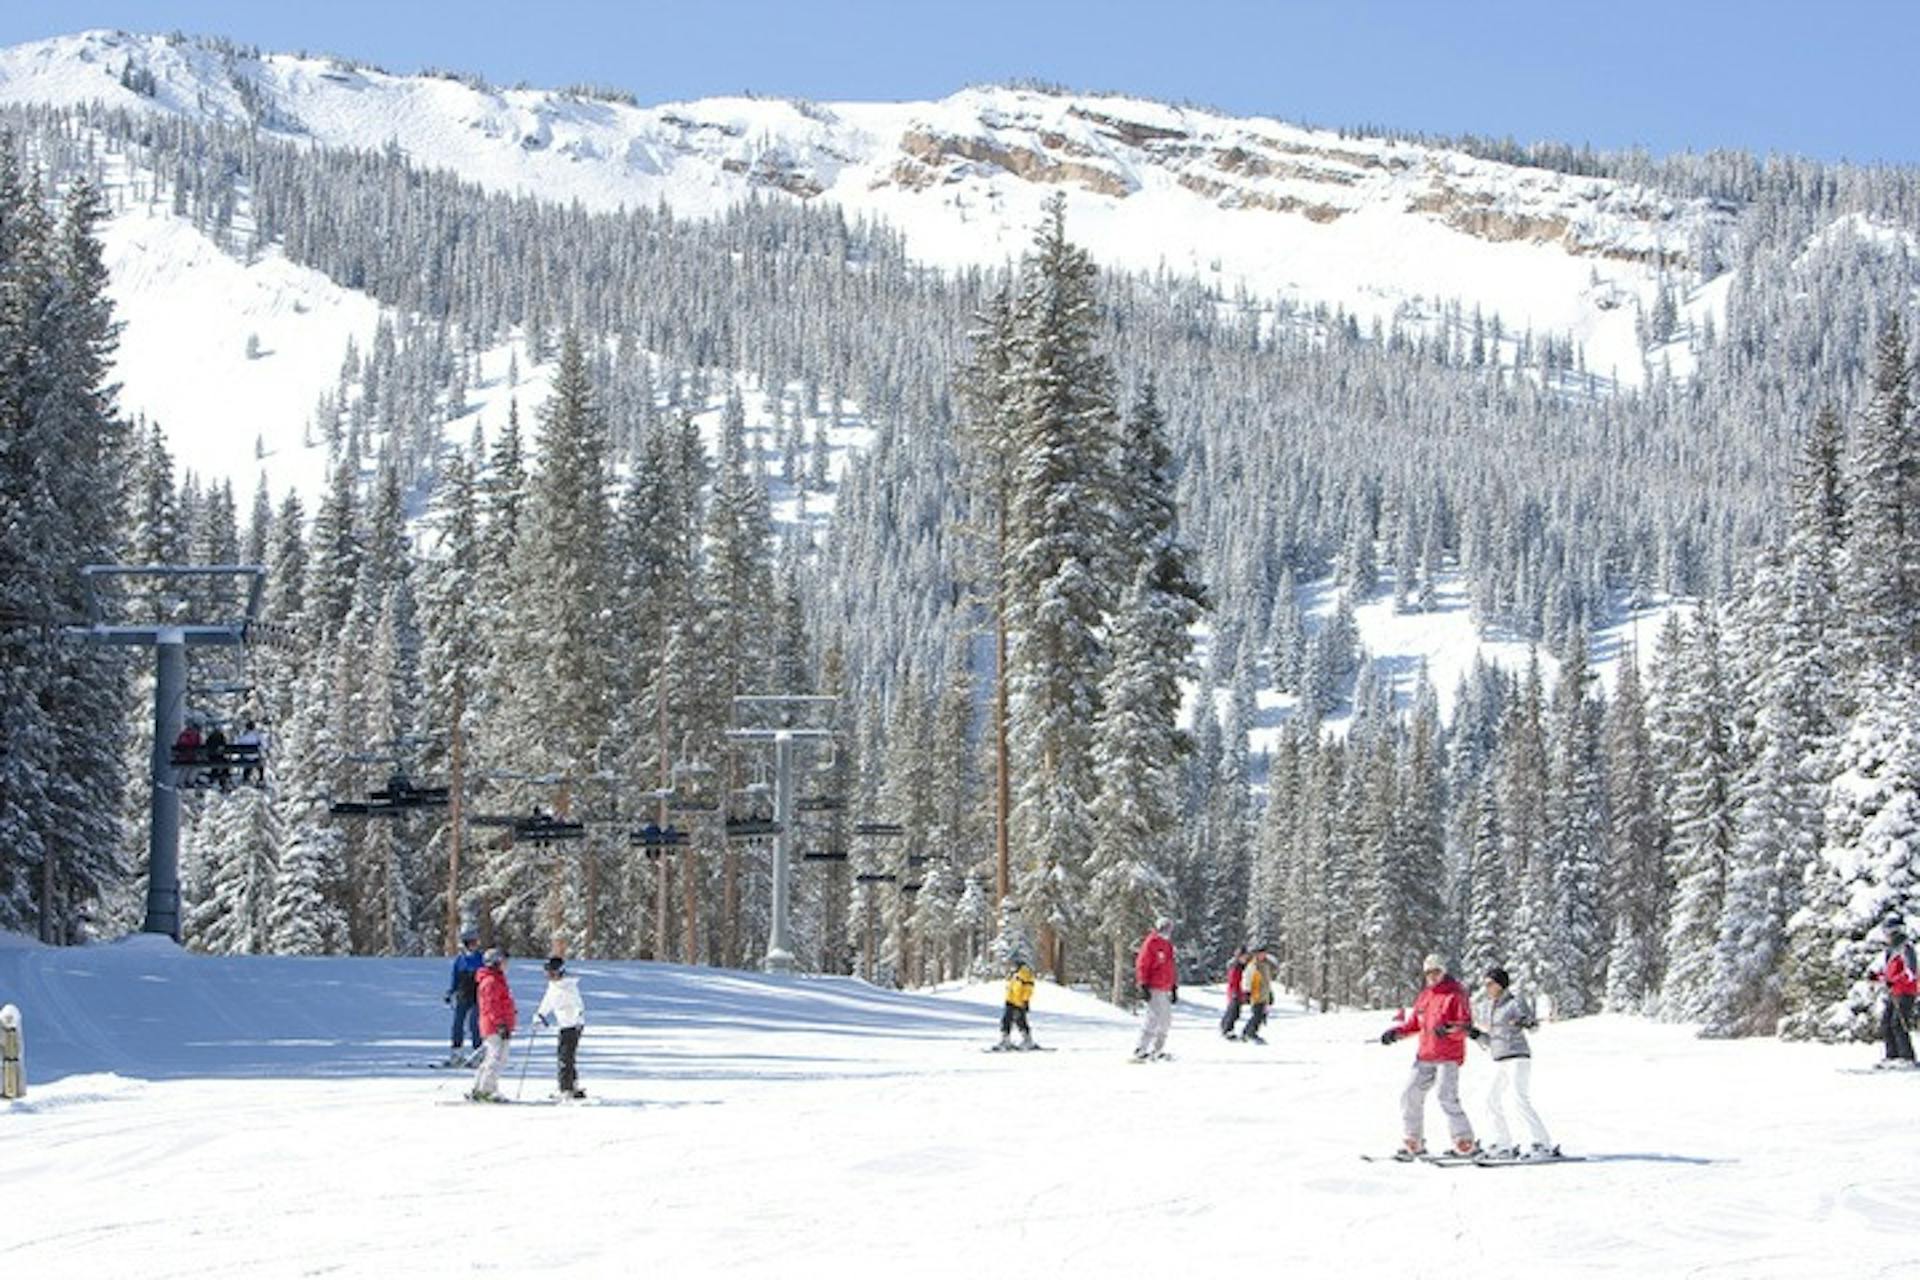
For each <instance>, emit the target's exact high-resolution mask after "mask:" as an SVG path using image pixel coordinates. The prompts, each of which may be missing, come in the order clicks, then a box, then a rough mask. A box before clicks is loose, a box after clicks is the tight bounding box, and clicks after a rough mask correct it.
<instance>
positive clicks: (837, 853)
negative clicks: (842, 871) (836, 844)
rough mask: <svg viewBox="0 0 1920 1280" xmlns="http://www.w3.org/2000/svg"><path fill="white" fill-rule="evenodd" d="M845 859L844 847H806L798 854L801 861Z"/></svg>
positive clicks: (840, 860) (836, 860)
mask: <svg viewBox="0 0 1920 1280" xmlns="http://www.w3.org/2000/svg"><path fill="white" fill-rule="evenodd" d="M846 860H847V851H846V850H845V849H808V850H807V851H806V852H805V853H802V854H801V855H800V861H802V862H845V861H846Z"/></svg>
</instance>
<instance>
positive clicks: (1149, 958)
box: [1133, 916, 1180, 1062]
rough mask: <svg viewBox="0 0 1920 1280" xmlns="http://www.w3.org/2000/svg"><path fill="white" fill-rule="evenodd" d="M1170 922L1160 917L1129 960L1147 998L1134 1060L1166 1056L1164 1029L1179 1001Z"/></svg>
mask: <svg viewBox="0 0 1920 1280" xmlns="http://www.w3.org/2000/svg"><path fill="white" fill-rule="evenodd" d="M1172 932H1173V921H1171V920H1169V919H1168V918H1167V917H1165V916H1161V917H1160V918H1159V919H1158V920H1156V921H1154V922H1153V928H1151V929H1149V930H1148V931H1147V936H1146V937H1145V938H1143V939H1142V940H1141V942H1140V954H1139V955H1137V956H1135V957H1134V960H1133V976H1134V977H1135V978H1136V979H1138V980H1139V983H1140V991H1141V993H1142V994H1143V995H1144V996H1145V997H1146V1001H1147V1020H1146V1023H1145V1025H1144V1026H1142V1027H1141V1028H1140V1045H1139V1047H1138V1048H1136V1049H1135V1050H1134V1051H1133V1060H1134V1061H1135V1062H1145V1061H1146V1060H1147V1059H1148V1058H1164V1057H1166V1056H1168V1055H1167V1032H1168V1031H1170V1030H1171V1029H1172V1028H1173V1006H1174V1005H1176V1004H1178V1003H1179V1001H1180V973H1179V970H1178V968H1177V967H1176V966H1175V964H1174V960H1173V942H1172V940H1171V939H1170V938H1169V936H1168V935H1170V934H1171V933H1172Z"/></svg>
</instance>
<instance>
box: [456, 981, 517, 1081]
mask: <svg viewBox="0 0 1920 1280" xmlns="http://www.w3.org/2000/svg"><path fill="white" fill-rule="evenodd" d="M477 978H478V982H479V987H480V1036H481V1038H482V1039H483V1040H484V1041H485V1042H486V1046H487V1052H486V1056H485V1057H483V1058H482V1059H481V1060H480V1070H479V1071H477V1072H475V1073H474V1077H473V1092H472V1093H470V1094H468V1095H467V1096H468V1097H470V1098H472V1099H473V1100H474V1101H475V1102H499V1101H501V1098H500V1071H501V1069H502V1068H503V1067H505V1066H506V1065H507V1041H509V1040H511V1039H513V1030H514V1027H515V1026H516V1025H517V1023H518V1015H517V1013H516V1011H515V1009H514V1007H513V992H512V991H511V990H509V989H508V987H507V953H506V952H504V951H502V950H501V949H500V948H499V947H489V948H488V949H487V954H486V957H485V963H483V964H482V965H481V966H480V972H479V974H478V975H477Z"/></svg>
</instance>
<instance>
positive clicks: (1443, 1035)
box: [1394, 977, 1473, 1062]
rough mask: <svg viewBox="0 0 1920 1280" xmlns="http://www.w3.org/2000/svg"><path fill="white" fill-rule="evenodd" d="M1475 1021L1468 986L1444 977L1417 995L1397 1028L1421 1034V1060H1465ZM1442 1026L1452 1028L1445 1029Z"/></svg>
mask: <svg viewBox="0 0 1920 1280" xmlns="http://www.w3.org/2000/svg"><path fill="white" fill-rule="evenodd" d="M1472 1021H1473V1006H1472V1005H1471V1004H1470V1003H1469V1002H1468V1000H1467V989H1466V988H1465V987H1463V986H1461V985H1460V984H1459V982H1457V981H1455V980H1454V979H1453V978H1451V977H1445V978H1442V979H1440V981H1438V982H1436V983H1434V984H1433V985H1432V986H1430V987H1428V988H1427V989H1426V990H1424V991H1422V992H1421V993H1420V994H1419V995H1418V996H1417V997H1415V998H1414V1001H1413V1011H1412V1012H1411V1013H1409V1014H1408V1015H1407V1020H1406V1021H1405V1022H1403V1023H1401V1024H1400V1025H1399V1026H1397V1027H1395V1028H1394V1030H1395V1031H1396V1032H1398V1033H1399V1034H1400V1035H1403V1036H1410V1035H1412V1034H1413V1033H1414V1032H1416V1031H1418V1032H1419V1033H1420V1050H1419V1052H1418V1053H1416V1054H1415V1055H1414V1056H1415V1057H1416V1058H1417V1059H1418V1060H1419V1061H1421V1062H1465V1061H1466V1060H1467V1025H1468V1024H1469V1023H1471V1022H1472ZM1442 1027H1451V1028H1452V1030H1451V1031H1446V1032H1443V1031H1441V1030H1440V1028H1442Z"/></svg>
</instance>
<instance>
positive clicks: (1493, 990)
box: [1467, 965, 1560, 1160]
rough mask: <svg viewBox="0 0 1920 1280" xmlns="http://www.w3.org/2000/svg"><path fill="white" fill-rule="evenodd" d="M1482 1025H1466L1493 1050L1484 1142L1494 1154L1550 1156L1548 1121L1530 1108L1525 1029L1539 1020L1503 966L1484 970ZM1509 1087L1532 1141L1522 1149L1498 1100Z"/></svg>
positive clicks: (1503, 1156)
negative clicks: (1488, 1137)
mask: <svg viewBox="0 0 1920 1280" xmlns="http://www.w3.org/2000/svg"><path fill="white" fill-rule="evenodd" d="M1486 992H1487V1015H1486V1025H1485V1026H1484V1027H1482V1026H1475V1027H1471V1028H1469V1029H1468V1031H1467V1034H1468V1035H1469V1036H1471V1037H1473V1039H1474V1041H1475V1042H1476V1043H1478V1044H1479V1045H1481V1046H1482V1047H1483V1048H1485V1049H1486V1050H1487V1051H1488V1052H1490V1053H1492V1054H1493V1065H1494V1077H1493V1087H1492V1088H1491V1089H1489V1090H1487V1112H1488V1115H1489V1117H1490V1118H1491V1120H1492V1121H1493V1145H1492V1146H1490V1147H1488V1148H1487V1155H1488V1156H1489V1157H1490V1158H1492V1159H1496V1160H1498V1159H1508V1160H1512V1159H1521V1160H1551V1159H1554V1158H1555V1157H1557V1156H1558V1155H1559V1154H1560V1148H1558V1147H1556V1146H1554V1145H1553V1139H1552V1138H1549V1137H1548V1136H1547V1126H1546V1125H1545V1124H1544V1123H1542V1122H1541V1120H1540V1113H1539V1112H1537V1111H1535V1110H1534V1109H1533V1098H1532V1097H1531V1085H1532V1082H1533V1049H1532V1047H1531V1046H1530V1045H1528V1043H1527V1032H1528V1031H1529V1030H1531V1029H1532V1028H1534V1027H1537V1026H1539V1025H1540V1024H1539V1023H1538V1022H1537V1021H1536V1020H1535V1019H1534V1016H1533V1006H1532V1005H1530V1004H1528V1003H1527V1001H1526V998H1525V997H1523V996H1521V995H1520V994H1519V993H1517V992H1515V991H1514V990H1513V981H1512V979H1511V978H1510V977H1508V975H1507V971H1506V970H1505V969H1502V968H1500V967H1499V966H1498V965H1495V966H1494V967H1493V968H1491V969H1489V970H1487V980H1486ZM1508 1093H1511V1094H1512V1095H1513V1101H1514V1104H1515V1105H1516V1106H1517V1107H1518V1108H1519V1110H1520V1118H1521V1119H1522V1120H1524V1121H1526V1122H1527V1128H1528V1129H1529V1130H1531V1131H1532V1133H1533V1145H1532V1146H1531V1147H1529V1148H1527V1149H1526V1150H1525V1151H1522V1150H1521V1149H1519V1148H1518V1147H1516V1146H1515V1145H1514V1144H1513V1143H1512V1141H1511V1140H1510V1135H1509V1134H1508V1132H1507V1116H1506V1112H1505V1111H1504V1109H1503V1108H1502V1106H1501V1103H1502V1102H1503V1101H1504V1100H1505V1097H1506V1095H1507V1094H1508Z"/></svg>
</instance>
